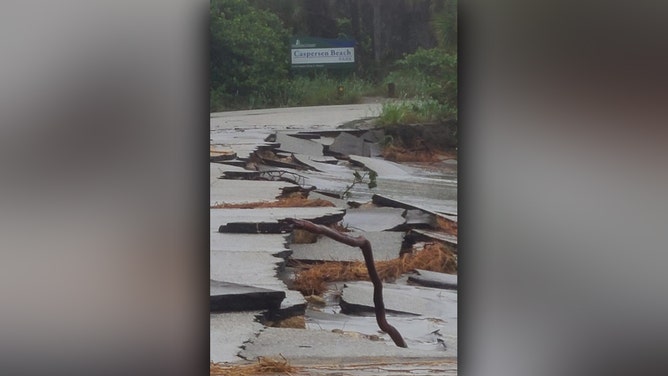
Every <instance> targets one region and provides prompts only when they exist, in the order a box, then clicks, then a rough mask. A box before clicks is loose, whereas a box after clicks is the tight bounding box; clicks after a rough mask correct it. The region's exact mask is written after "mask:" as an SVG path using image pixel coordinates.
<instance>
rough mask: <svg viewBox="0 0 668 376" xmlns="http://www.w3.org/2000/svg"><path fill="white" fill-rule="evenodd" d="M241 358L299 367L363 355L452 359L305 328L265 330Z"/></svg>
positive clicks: (377, 357)
mask: <svg viewBox="0 0 668 376" xmlns="http://www.w3.org/2000/svg"><path fill="white" fill-rule="evenodd" d="M239 356H241V357H242V358H245V359H247V360H255V359H257V357H260V356H264V357H281V356H283V357H285V358H286V359H288V360H290V361H296V362H299V363H300V364H304V363H306V362H308V363H315V364H317V363H322V362H323V361H325V360H326V361H327V362H336V363H348V362H350V361H351V360H354V359H359V358H360V356H364V358H365V359H368V360H377V361H380V360H383V359H384V360H386V361H387V360H389V359H392V360H395V359H396V358H401V359H402V360H404V361H406V360H410V359H434V358H440V359H442V358H444V357H449V356H452V353H448V352H445V351H423V350H417V349H410V348H401V347H397V346H395V345H394V344H393V343H391V342H390V343H385V342H377V341H371V340H369V339H364V338H357V337H353V336H350V335H346V334H344V333H332V332H327V331H312V330H304V329H281V328H266V329H264V330H263V331H262V332H261V333H260V334H259V335H258V336H257V338H254V339H252V340H251V341H250V342H249V343H248V344H246V345H245V348H244V350H242V351H241V352H240V353H239Z"/></svg>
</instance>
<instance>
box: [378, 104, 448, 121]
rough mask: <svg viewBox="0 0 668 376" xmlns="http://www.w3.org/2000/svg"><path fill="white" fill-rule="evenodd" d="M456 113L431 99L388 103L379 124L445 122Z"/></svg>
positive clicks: (383, 109)
mask: <svg viewBox="0 0 668 376" xmlns="http://www.w3.org/2000/svg"><path fill="white" fill-rule="evenodd" d="M456 112H457V110H456V108H454V107H451V106H449V105H446V104H441V103H439V102H438V101H437V100H435V99H431V98H427V99H411V100H403V101H399V102H387V103H384V104H383V108H382V110H381V113H380V117H379V118H378V120H377V122H378V124H380V125H391V124H418V123H434V122H443V121H446V120H448V119H451V118H453V117H454V116H455V114H456Z"/></svg>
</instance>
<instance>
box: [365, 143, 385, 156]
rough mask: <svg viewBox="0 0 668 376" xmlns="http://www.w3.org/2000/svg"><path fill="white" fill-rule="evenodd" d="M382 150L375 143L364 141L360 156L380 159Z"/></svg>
mask: <svg viewBox="0 0 668 376" xmlns="http://www.w3.org/2000/svg"><path fill="white" fill-rule="evenodd" d="M382 152H383V149H382V148H381V147H380V145H379V144H377V143H375V142H368V141H364V143H363V144H362V156H365V157H371V158H376V157H380V156H381V154H382Z"/></svg>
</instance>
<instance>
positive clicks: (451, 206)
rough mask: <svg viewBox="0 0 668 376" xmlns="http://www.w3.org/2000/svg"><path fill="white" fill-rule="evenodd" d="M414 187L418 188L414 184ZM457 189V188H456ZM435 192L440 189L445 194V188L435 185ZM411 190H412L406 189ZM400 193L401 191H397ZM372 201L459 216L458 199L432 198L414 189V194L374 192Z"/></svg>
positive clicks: (378, 203) (382, 204) (379, 203)
mask: <svg viewBox="0 0 668 376" xmlns="http://www.w3.org/2000/svg"><path fill="white" fill-rule="evenodd" d="M414 188H417V187H416V186H415V185H414ZM455 190H456V188H455ZM433 191H434V192H432V195H433V193H439V191H440V192H441V193H442V194H444V193H446V192H444V191H443V190H441V188H440V187H438V186H435V187H434V190H433ZM404 192H410V191H404ZM397 193H399V192H397ZM371 199H372V201H373V203H374V204H376V205H381V206H389V207H393V208H404V209H418V210H422V211H424V212H426V213H431V214H435V215H442V214H446V215H449V216H457V200H456V199H453V200H450V199H445V198H443V197H441V198H438V197H433V198H430V197H429V196H427V195H420V194H419V193H418V194H416V192H415V191H414V192H413V194H412V195H410V196H409V195H406V194H405V193H403V194H402V195H388V194H374V195H373V196H372V197H371Z"/></svg>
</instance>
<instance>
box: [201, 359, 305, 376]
mask: <svg viewBox="0 0 668 376" xmlns="http://www.w3.org/2000/svg"><path fill="white" fill-rule="evenodd" d="M297 371H299V368H298V367H295V366H292V365H290V363H289V362H288V360H287V359H285V358H283V359H273V358H265V357H260V358H258V360H257V363H255V364H231V365H227V364H223V363H214V362H210V363H209V375H211V376H252V375H290V374H292V373H294V372H297Z"/></svg>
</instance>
